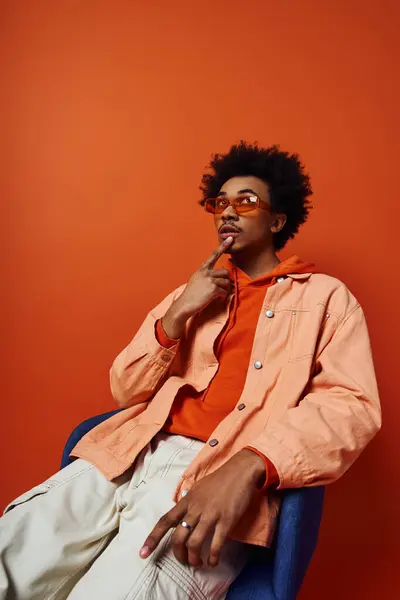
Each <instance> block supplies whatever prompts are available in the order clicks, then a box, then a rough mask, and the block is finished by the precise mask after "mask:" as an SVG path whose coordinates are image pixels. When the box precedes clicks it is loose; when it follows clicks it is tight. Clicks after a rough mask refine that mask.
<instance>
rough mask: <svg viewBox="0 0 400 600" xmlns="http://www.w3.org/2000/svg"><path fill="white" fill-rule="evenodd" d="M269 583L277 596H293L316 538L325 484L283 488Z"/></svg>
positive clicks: (282, 598)
mask: <svg viewBox="0 0 400 600" xmlns="http://www.w3.org/2000/svg"><path fill="white" fill-rule="evenodd" d="M283 494H284V499H283V502H282V508H281V513H280V517H279V528H278V535H277V540H276V550H275V559H274V569H273V578H272V585H273V589H274V592H275V596H276V599H277V600H295V598H296V597H297V594H298V592H299V590H300V587H301V584H302V583H303V579H304V576H305V574H306V571H307V569H308V566H309V563H310V560H311V558H312V555H313V554H314V551H315V548H316V546H317V541H318V532H319V527H320V523H321V517H322V508H323V504H324V495H325V488H324V487H323V486H320V487H308V488H300V489H293V490H285V492H283Z"/></svg>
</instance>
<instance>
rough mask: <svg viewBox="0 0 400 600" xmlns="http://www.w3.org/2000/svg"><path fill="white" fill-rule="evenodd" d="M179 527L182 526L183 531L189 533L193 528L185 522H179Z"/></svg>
mask: <svg viewBox="0 0 400 600" xmlns="http://www.w3.org/2000/svg"><path fill="white" fill-rule="evenodd" d="M180 525H182V527H184V528H185V529H189V530H190V531H191V530H192V529H193V527H192V526H191V525H189V523H186V521H181V522H180Z"/></svg>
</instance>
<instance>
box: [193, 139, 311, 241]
mask: <svg viewBox="0 0 400 600" xmlns="http://www.w3.org/2000/svg"><path fill="white" fill-rule="evenodd" d="M207 169H208V170H209V171H211V172H209V173H205V174H204V175H203V177H202V180H201V186H200V190H201V191H202V193H203V198H202V200H200V204H201V205H202V206H204V204H205V202H206V200H207V198H215V197H216V196H218V194H219V191H220V189H221V187H222V186H223V185H224V183H225V182H226V181H228V179H231V178H232V177H238V176H246V175H247V176H249V175H252V176H254V177H258V178H259V179H262V180H263V181H264V182H265V183H266V184H267V185H268V189H269V193H270V202H271V205H272V208H273V210H274V211H275V212H277V213H283V214H285V215H286V219H287V220H286V223H285V225H284V227H283V228H282V230H281V231H279V232H278V233H275V234H274V237H273V242H274V247H275V249H276V250H280V249H281V248H283V247H284V246H285V244H286V243H287V242H288V241H289V240H290V239H292V238H293V237H294V236H295V234H296V233H297V232H298V230H299V227H300V225H302V224H303V223H305V222H306V220H307V218H308V214H309V212H310V209H311V208H312V205H311V203H310V201H309V196H311V195H312V189H311V183H310V177H309V175H308V174H307V173H306V172H305V168H304V165H303V164H302V162H301V160H300V158H299V156H298V155H297V154H289V152H283V151H282V150H280V148H279V146H276V145H274V146H270V147H268V148H260V147H259V146H258V144H257V143H254V144H248V143H247V142H245V141H243V140H242V141H241V142H240V143H239V144H237V145H234V146H232V147H231V149H230V150H229V152H227V153H226V154H215V155H213V157H212V159H211V162H210V164H209V165H208V167H207Z"/></svg>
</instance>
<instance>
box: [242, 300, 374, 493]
mask: <svg viewBox="0 0 400 600" xmlns="http://www.w3.org/2000/svg"><path fill="white" fill-rule="evenodd" d="M380 426H381V411H380V404H379V397H378V390H377V385H376V379H375V372H374V367H373V362H372V355H371V348H370V342H369V336H368V330H367V326H366V322H365V318H364V315H363V312H362V310H361V307H360V306H359V305H356V306H355V307H354V308H353V309H352V310H351V311H350V312H349V314H347V315H346V316H345V317H344V318H343V320H342V321H341V323H340V325H339V327H338V329H337V330H336V332H335V333H334V334H333V337H332V339H331V340H330V342H329V343H328V344H327V345H326V346H325V348H323V350H322V351H321V352H320V355H319V356H318V358H317V364H316V374H315V376H314V377H313V379H312V381H311V385H310V389H309V393H308V394H307V395H306V396H305V397H304V398H303V399H302V400H301V401H300V403H299V404H298V406H296V407H294V408H290V409H289V410H287V411H286V413H285V414H284V415H283V416H282V417H281V418H278V419H277V420H272V419H271V421H270V423H269V424H268V425H267V427H266V429H265V431H264V432H263V434H262V435H260V436H259V437H258V438H257V439H256V440H255V441H254V442H253V443H252V446H253V447H254V449H256V450H258V451H259V452H261V453H262V454H264V455H265V456H266V457H267V458H268V459H269V460H271V462H272V463H273V464H274V465H275V467H276V470H277V472H278V476H279V481H280V485H279V488H290V487H292V488H294V487H303V486H309V485H324V484H327V483H331V482H333V481H335V480H337V479H338V478H339V477H341V475H343V474H344V473H345V472H346V471H347V469H348V468H349V467H350V466H351V465H352V463H353V462H354V461H355V460H356V458H357V457H358V456H359V455H360V453H361V452H362V450H363V449H364V448H365V446H366V445H367V444H368V442H369V441H370V440H371V439H372V438H373V437H374V435H375V434H376V433H377V431H378V430H379V428H380Z"/></svg>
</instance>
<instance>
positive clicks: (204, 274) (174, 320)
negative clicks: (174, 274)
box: [162, 237, 233, 339]
mask: <svg viewBox="0 0 400 600" xmlns="http://www.w3.org/2000/svg"><path fill="white" fill-rule="evenodd" d="M232 242H233V237H228V238H227V239H226V240H224V241H223V242H222V244H221V245H220V246H219V247H218V248H217V249H216V250H215V251H214V252H213V253H212V254H211V256H209V257H208V258H207V260H206V261H205V262H204V263H203V264H202V265H201V267H200V268H199V269H198V270H197V271H195V272H194V273H193V275H192V276H191V278H190V279H189V282H188V284H187V286H186V288H185V291H184V292H183V294H182V295H181V296H180V297H179V298H178V299H177V300H175V302H174V303H173V304H172V305H171V307H170V308H169V310H168V311H167V312H166V314H165V315H164V317H163V318H162V326H163V328H164V331H165V333H166V334H167V335H168V337H170V338H172V339H178V338H179V337H180V335H181V333H182V329H183V327H184V325H185V323H186V321H187V320H188V318H189V317H191V316H193V315H194V314H195V313H197V312H199V311H201V310H203V308H205V307H206V306H207V305H208V304H210V302H212V301H213V300H216V299H218V298H219V299H221V300H225V298H226V297H227V296H228V295H229V294H230V293H231V292H232V291H233V285H232V281H231V279H230V276H229V271H228V270H227V269H217V270H215V271H214V266H215V263H216V262H217V260H218V259H219V258H220V257H221V256H222V254H224V252H226V251H227V250H228V248H229V246H230V245H231V244H232Z"/></svg>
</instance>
